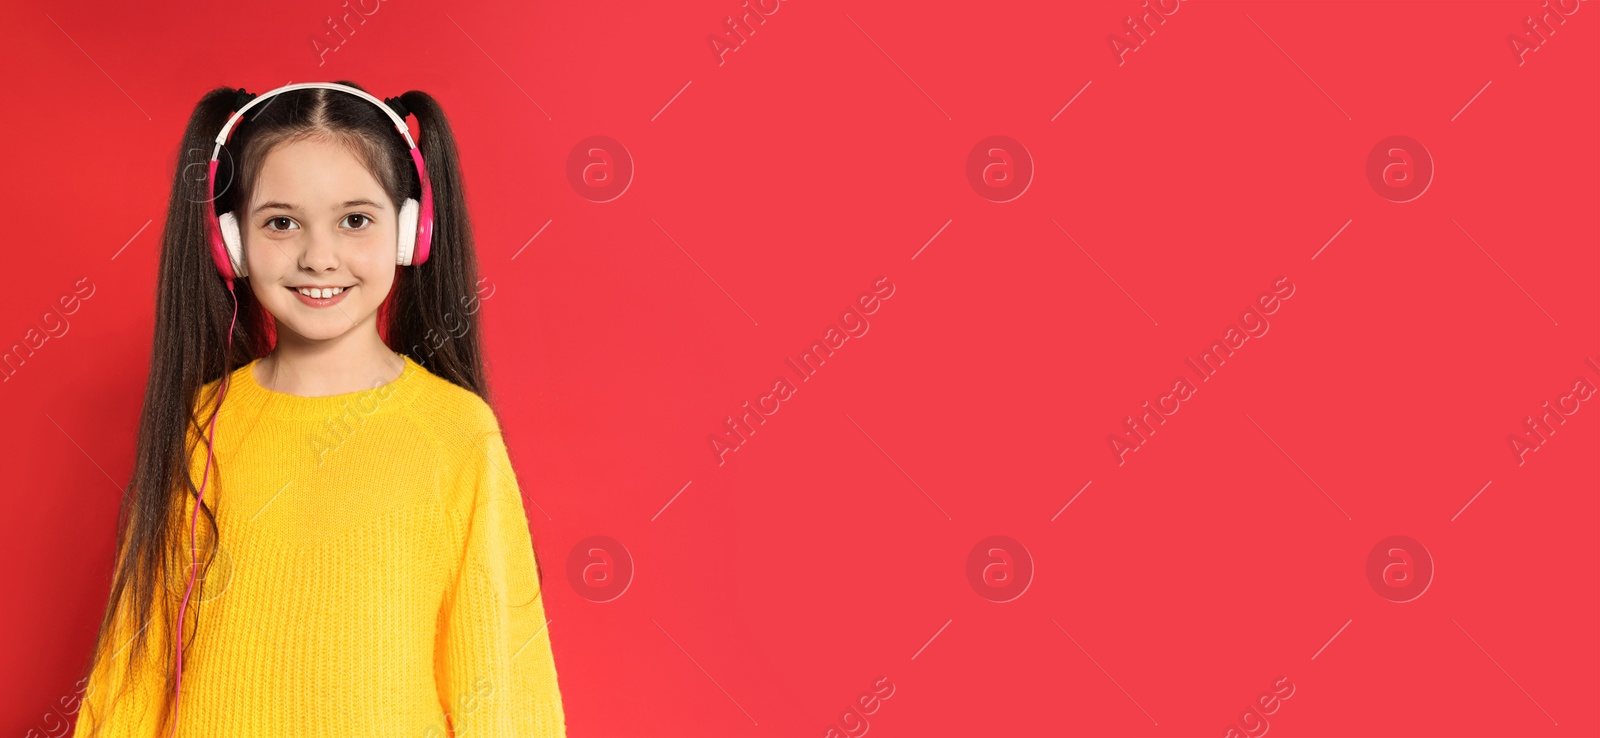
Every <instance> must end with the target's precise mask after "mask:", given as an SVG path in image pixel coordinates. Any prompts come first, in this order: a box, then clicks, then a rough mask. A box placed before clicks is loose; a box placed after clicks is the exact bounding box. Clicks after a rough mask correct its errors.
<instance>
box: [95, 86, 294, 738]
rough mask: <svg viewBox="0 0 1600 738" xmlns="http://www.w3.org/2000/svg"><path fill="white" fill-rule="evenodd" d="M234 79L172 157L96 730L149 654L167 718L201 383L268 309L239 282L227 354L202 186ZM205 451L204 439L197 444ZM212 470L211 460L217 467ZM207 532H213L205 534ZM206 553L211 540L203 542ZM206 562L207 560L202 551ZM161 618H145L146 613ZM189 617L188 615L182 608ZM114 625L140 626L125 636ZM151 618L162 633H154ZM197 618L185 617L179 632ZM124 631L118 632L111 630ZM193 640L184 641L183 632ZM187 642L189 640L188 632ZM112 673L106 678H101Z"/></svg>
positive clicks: (193, 490) (211, 100) (199, 598)
mask: <svg viewBox="0 0 1600 738" xmlns="http://www.w3.org/2000/svg"><path fill="white" fill-rule="evenodd" d="M238 98H239V94H238V91H237V90H235V89H231V88H226V87H219V88H216V89H213V90H211V91H210V92H207V93H206V94H205V95H204V96H203V97H202V98H201V99H200V102H199V103H198V104H197V105H196V106H195V108H194V111H193V112H192V113H191V115H190V117H189V122H188V125H187V127H186V128H185V130H184V135H183V140H182V142H181V144H180V146H179V150H178V152H177V154H178V155H177V167H176V172H175V173H174V176H173V182H172V193H171V197H170V198H169V201H168V206H167V218H166V222H165V224H164V225H163V227H162V233H161V255H160V261H159V265H158V270H159V271H158V275H157V285H156V315H155V335H154V337H153V339H154V340H153V341H152V344H151V356H150V374H149V377H150V378H149V382H148V383H147V385H146V387H145V397H144V407H143V409H142V412H141V414H140V418H139V434H138V438H137V441H136V446H135V454H134V457H135V458H134V470H133V475H132V479H131V481H130V483H129V485H128V486H127V488H126V489H125V490H124V492H123V496H122V502H121V506H120V508H119V510H118V515H117V543H116V557H115V565H114V569H113V572H112V578H111V590H110V596H109V597H108V598H107V602H106V609H105V611H104V613H103V615H102V617H101V622H100V629H99V633H98V635H97V636H96V638H95V647H94V651H93V652H92V653H91V655H90V660H89V662H88V665H87V666H86V668H85V673H86V675H89V674H93V673H94V671H95V670H96V669H97V668H100V669H109V668H112V667H114V666H115V661H114V660H113V657H114V656H116V655H118V654H121V653H126V654H127V659H126V661H125V662H124V663H125V669H126V671H125V672H124V674H123V675H122V676H121V678H120V679H119V681H120V682H121V684H122V686H123V689H122V690H121V692H119V693H118V694H95V695H92V696H89V697H86V699H85V700H84V702H83V705H82V710H83V712H82V715H81V716H80V720H89V721H90V722H91V725H92V729H93V731H92V733H90V735H95V734H98V733H99V732H100V728H101V727H102V725H104V724H105V720H104V717H103V716H100V715H97V714H96V712H97V708H99V709H101V710H103V711H105V712H109V711H110V710H111V709H112V708H114V707H115V706H116V704H117V701H118V700H117V698H118V697H119V696H120V695H121V694H122V693H125V692H126V691H128V690H130V689H132V688H133V686H134V685H135V683H136V677H135V675H136V674H137V673H139V671H140V670H141V668H142V667H141V664H143V663H144V662H146V661H147V660H149V659H161V660H162V661H164V662H165V663H166V666H165V668H164V669H163V670H162V671H163V673H164V674H165V679H164V684H165V686H166V689H165V690H164V693H165V697H164V703H163V704H164V706H165V707H166V708H168V709H163V717H162V718H161V720H162V721H163V722H165V721H167V720H168V719H170V709H169V708H170V704H171V699H172V694H171V693H172V682H173V680H174V677H175V675H174V674H173V673H172V671H173V668H172V667H173V664H172V659H171V655H172V643H171V640H170V639H171V637H172V631H173V628H172V625H173V619H174V617H175V615H176V610H177V607H176V605H175V603H174V601H173V600H174V598H173V597H171V596H168V595H167V594H166V593H167V591H168V583H167V574H168V572H174V573H175V572H187V566H188V560H189V555H190V552H189V541H188V535H187V534H188V531H187V530H186V529H184V526H182V525H180V524H179V523H180V522H181V519H182V518H185V517H187V508H183V507H182V505H184V504H185V503H186V502H187V503H188V504H190V505H191V506H192V504H193V500H194V496H195V495H197V494H198V489H197V487H196V486H195V482H194V480H193V479H191V478H190V476H189V459H190V458H192V456H191V454H193V453H194V452H195V450H196V448H198V447H199V446H200V445H201V444H205V443H206V442H207V441H206V439H205V433H204V430H205V425H206V424H208V423H209V420H210V417H211V415H212V414H213V413H215V412H216V410H217V406H216V399H217V389H218V387H216V386H213V387H211V388H210V389H211V391H210V392H209V393H207V396H206V397H201V396H200V395H201V394H202V391H203V390H204V389H205V386H206V385H207V383H209V382H212V381H213V380H216V379H218V378H220V377H221V376H222V375H223V374H225V373H227V372H230V371H232V369H233V368H234V367H236V366H239V365H240V364H242V363H247V362H249V361H250V360H251V358H252V357H253V356H254V355H255V352H258V351H260V350H262V344H263V340H262V331H261V329H260V326H261V315H262V313H263V312H264V311H261V310H260V309H259V306H258V305H257V304H256V303H255V302H254V300H253V299H251V296H250V291H249V289H238V290H237V294H238V298H239V320H238V325H237V328H236V332H235V335H234V340H233V352H232V355H230V356H224V355H223V349H224V347H225V346H227V345H228V326H229V321H230V318H231V317H232V312H233V303H232V300H231V299H230V297H229V295H228V290H227V288H226V287H225V286H224V284H223V282H222V280H221V279H220V277H219V276H218V274H217V270H216V267H215V265H214V263H213V262H212V260H211V254H210V250H209V249H210V245H209V242H208V240H207V238H208V236H207V230H206V229H207V225H206V218H207V217H208V215H209V212H208V211H209V210H210V209H211V208H213V203H212V201H211V198H210V197H209V196H208V194H207V188H206V171H207V166H208V163H209V161H210V157H211V149H212V147H213V145H214V140H215V137H216V134H217V132H218V131H220V130H222V126H223V125H224V124H225V123H226V122H227V120H228V117H229V116H230V115H231V114H232V113H233V111H234V110H235V109H236V107H235V106H236V104H237V101H238ZM220 158H221V166H220V167H219V172H218V177H217V190H218V199H219V200H223V201H224V202H227V201H228V200H226V199H225V198H227V197H228V196H229V195H230V194H231V192H230V190H231V189H232V186H233V184H234V183H233V182H232V176H233V168H232V164H233V161H232V158H231V154H230V153H229V152H227V151H224V153H223V155H222V156H221V157H220ZM200 450H201V451H204V449H203V448H201V449H200ZM216 476H218V473H217V470H215V469H214V470H213V478H215V477H216ZM201 509H202V516H203V517H204V519H205V520H204V523H203V524H202V525H201V529H200V531H199V532H198V533H197V536H198V537H199V538H200V539H201V540H209V541H216V540H217V529H216V517H215V514H214V512H213V510H212V508H211V507H210V505H203V506H202V508H201ZM208 536H209V538H208ZM209 548H210V549H211V550H210V553H211V555H212V556H214V555H215V548H214V547H209ZM202 563H203V565H204V564H209V560H207V561H204V562H202ZM203 587H204V581H203V579H201V578H197V580H196V591H197V594H196V595H195V596H194V597H193V598H192V603H191V607H190V611H191V612H193V613H194V618H195V622H198V616H199V612H198V610H199V603H200V602H203V601H204V599H205V597H204V596H203V594H201V593H199V592H200V590H202V589H203ZM157 618H159V619H160V620H159V621H158V622H162V623H166V624H167V625H166V626H165V627H163V628H159V629H151V628H148V627H145V626H147V625H148V624H149V623H151V622H152V621H153V620H155V619H157ZM189 619H190V618H189V617H188V616H187V615H186V616H185V620H189ZM121 626H126V627H136V628H137V630H136V632H134V634H133V635H132V637H131V638H128V636H127V633H126V632H125V631H124V630H123V628H122V627H121ZM152 630H158V631H159V632H160V633H161V634H162V638H161V639H159V640H155V639H152V638H151V631H152ZM193 633H194V629H193V627H192V626H191V624H190V623H188V622H186V623H185V624H184V634H185V636H186V638H185V640H186V641H189V638H188V637H190V636H192V635H193ZM119 635H120V636H121V637H122V638H128V639H127V640H120V639H115V640H116V641H117V642H113V641H114V636H119ZM190 642H192V641H190ZM186 645H187V644H186ZM109 676H110V675H109V674H108V673H107V674H104V675H102V678H109Z"/></svg>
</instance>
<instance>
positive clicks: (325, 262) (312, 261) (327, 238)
mask: <svg viewBox="0 0 1600 738" xmlns="http://www.w3.org/2000/svg"><path fill="white" fill-rule="evenodd" d="M300 242H301V243H302V244H303V245H304V248H303V249H301V251H300V258H299V260H298V261H299V264H298V266H299V267H300V269H301V270H302V271H308V272H331V271H335V270H337V269H338V268H339V253H338V247H337V243H338V239H337V238H334V234H329V233H321V232H319V231H318V230H317V229H315V228H307V229H306V230H305V235H304V236H302V237H301V239H300Z"/></svg>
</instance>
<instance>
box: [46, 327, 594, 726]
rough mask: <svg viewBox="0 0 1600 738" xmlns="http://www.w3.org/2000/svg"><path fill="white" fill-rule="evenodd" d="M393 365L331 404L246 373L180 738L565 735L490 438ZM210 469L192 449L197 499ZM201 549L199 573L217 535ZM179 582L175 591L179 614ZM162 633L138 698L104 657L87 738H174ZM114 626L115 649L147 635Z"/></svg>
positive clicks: (196, 609)
mask: <svg viewBox="0 0 1600 738" xmlns="http://www.w3.org/2000/svg"><path fill="white" fill-rule="evenodd" d="M397 355H398V356H400V357H401V358H402V359H404V360H405V364H406V366H405V370H404V372H403V373H402V374H401V376H400V378H399V379H396V380H394V381H392V382H389V383H388V384H383V385H382V386H375V388H374V389H371V390H366V391H362V392H352V393H347V394H342V395H333V396H327V397H300V396H297V395H289V394H285V393H281V392H274V391H272V390H269V389H267V388H265V387H262V386H261V385H260V384H259V383H257V382H256V380H255V375H254V374H253V371H254V368H255V362H252V363H251V364H250V365H247V366H244V367H241V368H239V369H238V370H236V371H234V372H233V374H232V376H231V378H230V380H229V382H230V384H229V387H228V390H227V396H226V398H225V400H224V402H223V408H222V411H221V413H220V414H219V416H218V418H217V424H216V438H215V440H216V449H217V450H216V458H215V460H214V461H213V464H212V469H211V477H210V479H209V481H207V483H206V488H205V500H206V503H207V504H208V505H210V506H212V507H213V509H214V510H215V511H216V515H217V526H218V530H219V538H220V541H221V545H220V548H218V553H217V556H216V558H215V561H214V563H213V564H212V565H211V566H210V567H209V568H208V569H206V570H203V571H202V572H201V574H202V575H203V576H204V577H205V587H204V590H203V594H201V592H202V590H201V589H200V587H199V586H198V585H197V586H196V590H195V591H196V593H197V594H196V595H194V596H191V598H190V602H189V613H188V615H187V616H186V620H187V621H188V623H187V624H186V625H185V626H184V633H183V635H184V639H185V640H186V641H189V642H190V646H189V648H188V650H187V651H185V653H184V657H183V699H182V702H181V704H180V714H179V722H178V734H179V735H180V736H189V737H191V738H202V737H203V738H215V737H222V736H225V737H228V738H235V737H242V736H274V737H278V736H339V737H340V738H347V737H350V736H412V737H414V738H444V737H445V736H463V737H465V738H478V737H479V736H482V737H484V738H488V737H489V736H532V737H534V738H545V737H551V736H564V735H565V734H566V724H565V716H564V713H563V710H562V705H561V693H560V691H559V689H558V687H557V681H556V670H555V662H554V658H553V656H552V653H551V648H550V632H549V628H547V627H546V625H547V621H546V620H545V614H544V612H545V611H544V603H543V599H542V597H541V596H540V594H541V591H540V587H539V580H538V578H537V571H536V569H535V561H534V553H533V546H532V541H531V539H530V537H529V533H528V522H527V517H526V515H525V513H524V511H523V505H522V496H521V493H520V492H519V489H518V485H517V479H516V476H515V474H514V473H513V471H512V468H511V461H510V459H509V457H508V456H507V453H506V446H505V442H504V439H503V438H502V436H501V432H500V426H499V422H498V420H497V419H496V418H495V415H494V412H493V411H492V410H491V409H490V408H489V406H488V405H487V404H485V403H484V402H483V400H482V399H481V398H479V397H478V396H477V395H475V394H473V393H472V392H469V391H467V390H465V389H462V388H461V387H458V386H456V385H454V384H452V383H450V382H448V381H446V380H444V379H442V378H440V377H438V376H435V375H434V374H432V373H430V372H429V371H428V370H427V369H425V368H423V367H422V366H420V365H418V364H417V363H415V362H413V361H412V360H411V359H410V358H409V357H406V356H404V355H399V354H397ZM379 383H381V380H379V381H378V382H374V385H378V384H379ZM215 384H216V383H215V382H213V383H212V385H209V386H208V387H207V390H206V392H205V393H203V394H202V397H206V396H209V393H210V391H211V389H212V388H213V387H214V385H215ZM202 418H204V416H202ZM191 435H192V437H194V436H193V434H191ZM205 460H206V452H205V448H204V445H203V444H201V446H200V447H199V449H198V452H197V453H196V454H195V457H194V459H193V463H192V470H191V473H192V474H193V478H194V480H195V484H196V486H198V485H199V484H200V481H201V478H202V476H201V475H202V473H203V471H204V465H205ZM193 504H194V500H193V498H192V497H190V498H189V500H188V502H187V503H186V504H185V505H184V506H183V509H182V512H181V515H182V516H183V523H182V535H183V537H184V540H185V541H188V540H189V524H188V522H189V520H190V514H191V513H190V511H191V510H192V508H193ZM198 530H199V534H198V535H199V536H200V538H201V541H200V545H201V552H202V556H201V559H202V561H203V560H204V559H205V558H206V553H207V552H208V551H209V546H208V541H209V537H208V536H207V531H208V528H207V525H206V522H205V521H204V520H201V521H200V526H199V529H198ZM181 566H182V565H180V568H177V569H176V570H175V571H174V573H173V574H169V578H170V579H171V580H172V581H171V582H169V586H168V589H169V591H170V594H168V596H169V597H171V598H172V605H173V606H172V612H173V613H174V617H175V614H176V612H177V610H178V607H177V606H178V603H179V601H180V600H181V599H182V597H183V592H184V588H185V586H186V585H187V582H188V571H187V569H186V568H181ZM158 596H159V595H158ZM201 597H203V598H204V601H202V602H199V603H198V604H197V601H198V600H200V599H201ZM156 604H157V606H159V603H156ZM157 612H158V613H159V610H157ZM196 618H197V619H198V621H197V622H196ZM159 619H160V618H159V617H158V618H155V619H153V621H152V622H150V623H147V624H146V625H148V626H149V627H150V629H151V631H152V632H151V633H150V637H151V641H150V643H151V644H152V648H153V649H155V650H154V651H153V652H152V653H151V656H152V658H146V659H142V660H141V661H140V665H139V666H140V669H139V672H138V674H139V675H140V676H139V678H138V680H137V681H136V682H135V683H133V684H131V685H124V684H123V683H122V678H121V677H122V673H123V672H122V669H123V667H124V665H125V663H126V659H127V658H128V652H129V651H128V649H126V648H123V649H121V650H120V653H116V654H113V655H112V657H110V658H102V659H100V660H99V662H98V663H97V665H96V667H95V669H94V672H93V673H92V674H91V675H90V679H89V682H88V685H87V689H86V693H85V696H84V701H83V707H82V710H81V712H80V715H79V720H78V726H77V731H76V733H75V735H76V736H87V735H89V728H90V727H91V726H93V725H94V724H95V723H96V722H97V721H99V722H102V723H103V730H102V731H101V732H100V735H102V736H118V737H121V736H140V737H147V736H157V735H159V736H160V737H161V738H166V735H167V733H166V732H161V733H159V734H158V733H157V727H156V726H157V725H158V723H160V722H161V714H160V708H159V705H160V702H159V701H158V700H159V699H160V697H161V690H162V688H163V684H162V671H163V667H164V664H163V663H162V658H163V655H162V653H161V651H160V649H161V648H162V646H163V645H165V644H170V639H169V638H168V637H167V633H170V630H166V631H163V630H162V628H168V627H170V624H169V623H164V622H154V620H159ZM118 623H119V624H118V628H119V630H118V632H117V635H116V637H114V638H113V639H111V643H110V645H109V646H108V650H116V649H117V647H118V646H121V645H123V644H125V643H126V642H127V641H128V638H129V637H131V636H132V634H133V633H134V632H135V630H136V628H135V627H133V624H132V623H131V622H129V620H128V619H127V618H125V617H121V616H120V614H119V620H118ZM191 638H192V640H191ZM165 659H166V660H168V661H170V660H171V659H172V653H171V650H170V645H168V650H167V653H166V654H165ZM124 686H127V687H129V689H128V690H127V691H125V692H124V691H123V690H122V689H121V688H122V687H124ZM119 692H121V693H122V694H120V695H119ZM113 698H115V699H113ZM169 725H170V724H169ZM169 729H170V728H169Z"/></svg>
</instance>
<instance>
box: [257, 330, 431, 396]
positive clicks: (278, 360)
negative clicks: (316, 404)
mask: <svg viewBox="0 0 1600 738" xmlns="http://www.w3.org/2000/svg"><path fill="white" fill-rule="evenodd" d="M352 334H354V335H352ZM404 369H405V360H404V359H402V358H400V357H399V356H397V355H395V352H394V351H392V350H391V349H390V348H389V347H388V346H386V345H384V343H383V341H382V340H381V339H379V338H378V334H377V332H376V331H373V332H372V333H371V334H370V335H366V334H365V333H364V332H357V331H351V333H350V334H346V335H344V336H340V337H338V338H335V339H330V340H326V341H304V340H297V337H294V336H291V335H288V334H287V333H280V334H279V336H278V344H277V346H275V347H273V349H272V352H271V353H269V354H267V355H266V356H265V357H264V358H262V360H261V362H260V363H259V364H257V366H256V367H255V370H254V371H255V378H256V382H257V383H259V384H260V385H261V386H262V387H265V388H267V389H270V390H272V391H274V392H283V393H286V394H291V395H300V396H302V397H322V396H326V395H338V394H344V393H346V392H359V391H361V390H367V389H372V388H373V387H376V386H379V385H383V384H388V383H389V382H392V381H394V380H395V379H397V378H398V377H399V376H400V373H401V371H403V370H404Z"/></svg>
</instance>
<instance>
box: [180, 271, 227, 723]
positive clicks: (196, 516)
mask: <svg viewBox="0 0 1600 738" xmlns="http://www.w3.org/2000/svg"><path fill="white" fill-rule="evenodd" d="M228 296H229V297H231V298H233V317H232V318H229V319H228V349H227V350H226V351H224V352H223V354H222V356H223V361H222V390H221V392H219V393H218V394H217V409H216V412H213V413H212V414H211V430H210V431H209V432H208V433H207V434H206V471H205V473H204V474H203V475H201V477H200V491H199V493H198V494H196V495H195V498H194V511H193V512H191V513H190V518H191V519H190V521H189V562H190V563H189V586H188V588H186V589H185V590H184V591H183V604H181V605H179V606H178V639H177V641H176V642H175V644H174V646H173V650H175V651H177V653H178V673H177V683H176V684H174V685H173V690H172V691H173V695H174V696H173V699H172V733H171V735H173V736H176V735H177V734H178V706H179V704H180V703H182V701H183V615H184V613H185V612H186V611H188V609H189V593H191V592H193V591H194V570H195V566H196V565H197V563H198V562H197V561H196V559H197V558H198V556H197V555H196V554H195V546H194V533H195V526H196V525H198V524H199V523H200V500H201V499H203V498H204V497H205V495H206V481H207V480H209V479H210V478H211V450H212V446H213V443H212V439H214V438H216V434H217V415H219V414H221V412H222V400H223V398H225V397H227V396H228V375H229V372H228V361H227V357H228V356H229V354H231V353H232V350H233V324H234V321H236V320H238V318H239V296H238V295H236V294H234V292H233V280H231V279H230V280H228ZM218 539H219V540H218V543H219V544H220V543H221V540H220V539H221V536H220V535H219V536H218Z"/></svg>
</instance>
